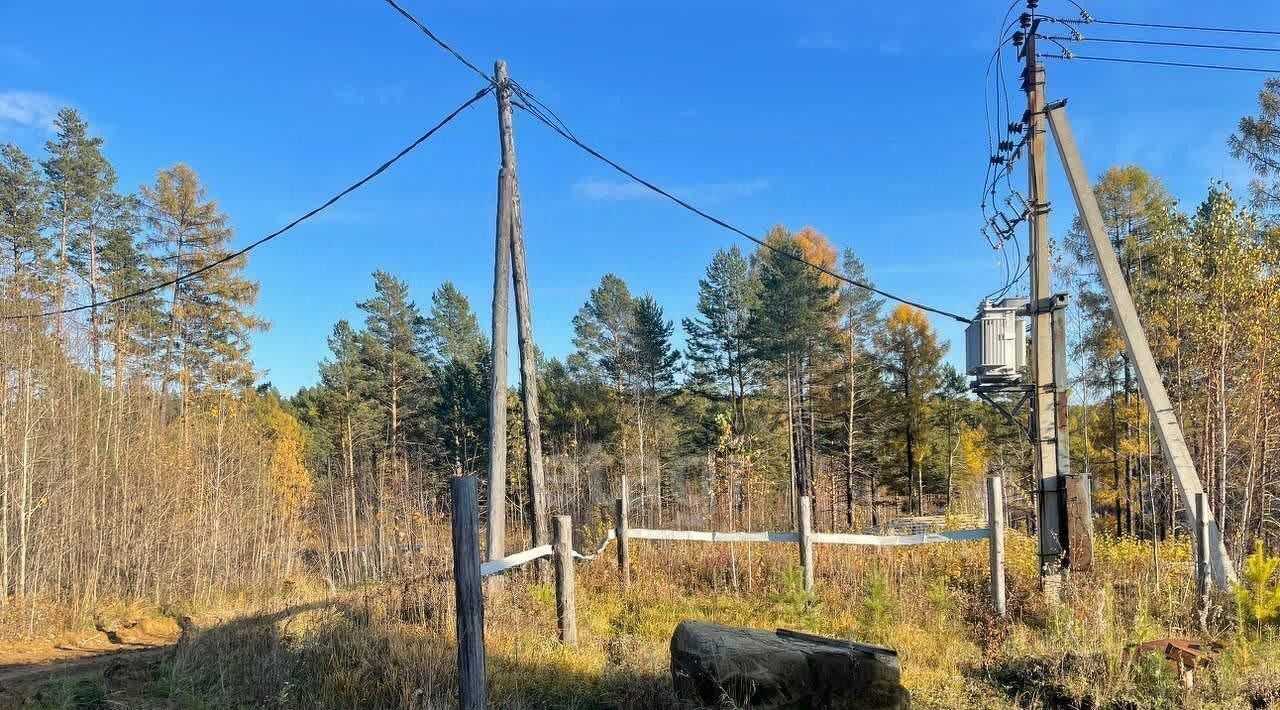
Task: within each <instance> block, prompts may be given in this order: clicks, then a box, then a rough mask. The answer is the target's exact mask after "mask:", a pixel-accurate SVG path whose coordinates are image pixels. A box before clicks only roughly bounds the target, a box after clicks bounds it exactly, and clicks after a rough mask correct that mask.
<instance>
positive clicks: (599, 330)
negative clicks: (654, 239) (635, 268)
mask: <svg viewBox="0 0 1280 710" xmlns="http://www.w3.org/2000/svg"><path fill="white" fill-rule="evenodd" d="M633 301H634V299H633V298H632V297H631V291H630V290H629V289H628V288H627V283H626V282H625V281H623V280H622V279H621V278H619V277H618V276H616V275H614V274H605V275H604V277H603V278H601V279H600V285H599V286H597V287H596V288H594V289H592V290H591V294H590V296H589V297H588V298H587V302H586V303H585V304H583V306H582V308H580V309H579V310H578V314H577V315H575V316H574V317H573V344H574V347H576V348H577V349H578V353H580V354H581V358H580V360H579V362H580V364H581V365H582V366H583V369H584V372H585V374H587V375H589V376H591V377H594V378H596V379H597V380H599V381H601V382H605V383H608V384H610V385H612V386H613V389H614V391H615V392H616V393H618V394H619V395H621V394H622V393H623V392H624V391H625V389H626V382H625V376H626V370H627V368H626V363H625V362H624V349H625V341H626V334H627V333H628V332H630V330H631V324H632V319H633V318H634V317H635V306H634V304H633Z"/></svg>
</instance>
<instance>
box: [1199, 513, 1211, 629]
mask: <svg viewBox="0 0 1280 710" xmlns="http://www.w3.org/2000/svg"><path fill="white" fill-rule="evenodd" d="M1207 509H1208V504H1207V503H1206V501H1205V496H1204V493H1197V494H1196V519H1195V526H1196V537H1195V543H1196V555H1195V561H1196V612H1197V613H1198V614H1199V616H1200V627H1201V628H1202V629H1207V628H1208V626H1209V585H1210V584H1212V578H1211V576H1210V575H1211V571H1210V567H1209V519H1208V517H1209V516H1208V510H1207Z"/></svg>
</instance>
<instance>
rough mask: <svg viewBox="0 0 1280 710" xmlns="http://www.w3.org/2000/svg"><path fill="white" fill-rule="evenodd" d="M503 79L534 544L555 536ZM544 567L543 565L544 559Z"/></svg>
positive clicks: (502, 68)
mask: <svg viewBox="0 0 1280 710" xmlns="http://www.w3.org/2000/svg"><path fill="white" fill-rule="evenodd" d="M493 71H494V79H495V81H496V82H497V84H498V129H499V131H500V133H501V136H502V170H503V172H505V173H506V175H507V176H508V178H507V180H508V181H509V183H510V187H511V200H510V203H509V205H510V210H511V230H510V237H511V274H512V277H513V280H514V282H515V292H516V337H517V339H518V341H519V343H520V401H521V404H522V405H523V407H524V440H525V468H526V470H527V472H528V480H529V517H530V523H531V525H530V528H531V533H532V537H533V545H534V546H535V547H537V546H538V545H545V544H547V543H548V541H549V538H550V529H549V522H548V520H547V485H546V477H545V475H544V474H543V470H542V427H541V425H540V424H539V420H538V362H537V353H536V351H535V347H534V341H533V313H532V310H533V307H532V304H531V302H530V300H529V270H528V267H527V266H526V264H525V256H524V227H523V224H522V222H521V217H520V181H519V180H518V179H517V177H516V142H515V134H514V129H513V121H512V117H511V80H510V78H509V77H508V75H507V63H506V62H504V61H502V60H501V59H499V60H498V61H497V63H496V64H494V68H493ZM539 569H540V570H541V569H543V567H542V566H541V565H539Z"/></svg>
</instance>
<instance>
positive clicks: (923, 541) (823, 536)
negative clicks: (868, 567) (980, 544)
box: [811, 528, 991, 547]
mask: <svg viewBox="0 0 1280 710" xmlns="http://www.w3.org/2000/svg"><path fill="white" fill-rule="evenodd" d="M811 537H812V538H813V541H814V542H817V543H825V544H827V545H871V546H876V547H892V546H897V545H932V544H934V543H939V542H968V541H970V540H986V539H987V538H989V537H991V531H990V530H987V529H985V528H973V529H971V530H946V531H943V532H936V533H916V534H914V535H854V534H848V533H817V532H816V533H813V534H812V535H811Z"/></svg>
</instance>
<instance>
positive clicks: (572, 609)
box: [450, 476, 1005, 707]
mask: <svg viewBox="0 0 1280 710" xmlns="http://www.w3.org/2000/svg"><path fill="white" fill-rule="evenodd" d="M450 488H451V492H452V494H453V510H452V513H453V515H452V521H453V563H454V581H455V587H456V589H455V596H456V599H457V617H458V618H457V628H458V672H459V676H460V678H462V677H463V676H465V679H466V683H464V684H463V685H465V687H467V688H470V689H471V690H470V691H469V692H468V693H467V694H466V695H467V697H472V696H474V697H473V700H474V699H475V698H479V699H482V698H483V692H481V690H482V689H483V687H484V630H483V629H484V621H483V619H484V595H483V594H482V592H481V581H482V579H483V578H485V577H492V576H494V575H500V574H503V573H505V572H508V571H510V570H513V569H517V568H519V567H522V566H524V565H527V564H529V563H530V562H533V561H535V560H540V559H542V558H544V557H550V558H551V559H552V561H553V566H554V569H555V592H556V621H557V626H558V627H559V631H560V641H561V642H562V643H564V644H565V645H569V646H572V645H574V644H576V643H577V638H578V630H577V628H578V627H577V619H576V616H577V614H576V604H575V601H574V596H575V586H574V571H573V570H574V564H573V562H574V560H591V559H595V558H597V557H599V556H600V555H601V554H603V553H604V551H605V549H606V548H608V546H609V544H610V543H611V542H617V546H618V547H617V559H618V573H619V575H618V576H619V579H620V581H621V583H622V588H623V590H624V592H625V591H626V590H627V589H628V588H629V586H630V580H631V573H630V567H631V563H630V552H629V550H630V541H631V540H632V539H636V540H652V541H655V542H661V541H675V542H711V543H718V542H730V543H733V542H744V543H759V542H763V543H774V542H781V543H788V544H797V543H798V545H799V553H800V554H799V558H800V566H801V568H802V570H803V574H804V588H805V591H811V590H812V589H813V586H814V568H815V567H816V566H817V562H816V561H815V557H814V551H813V546H814V545H815V544H819V545H864V546H870V547H901V546H908V545H931V544H938V543H951V542H972V541H976V540H988V541H989V544H990V548H991V555H990V562H991V578H990V583H991V600H992V605H993V607H994V608H995V610H996V613H997V614H999V615H1001V616H1003V615H1004V613H1005V590H1004V495H1003V494H1004V486H1003V484H1002V482H1001V481H1000V479H999V478H998V477H989V478H988V479H987V527H986V528H972V529H968V530H948V531H942V532H919V533H914V534H906V535H859V534H850V533H821V532H814V531H813V529H812V522H811V521H812V511H811V509H810V500H809V498H808V497H807V496H804V497H801V498H800V500H799V503H800V505H799V507H798V509H797V511H798V513H799V516H798V518H799V520H798V522H799V524H798V525H797V529H796V530H794V531H783V532H769V531H765V532H716V531H709V530H661V529H653V528H632V527H630V526H629V525H628V523H627V521H628V515H627V492H626V491H627V482H626V480H625V479H623V481H622V496H621V497H619V498H617V499H616V500H615V501H614V528H613V530H609V531H608V532H607V533H606V534H605V537H604V540H602V541H601V542H600V544H599V545H598V546H597V547H596V548H595V550H594V551H593V552H591V553H590V554H583V553H581V552H578V551H577V550H574V549H573V524H572V520H571V519H570V518H569V517H568V516H559V517H557V518H556V519H555V530H554V533H555V534H554V535H553V537H552V544H550V545H538V546H537V547H532V548H529V549H528V550H524V551H521V552H517V553H515V554H511V555H507V556H506V557H502V558H500V559H496V560H488V561H486V562H480V559H479V557H480V553H479V542H478V538H479V535H478V528H479V521H478V517H479V513H478V510H479V504H478V502H477V495H476V483H475V479H474V478H473V477H469V476H464V477H458V478H454V479H453V480H451V481H450ZM475 702H480V701H479V700H475ZM464 704H465V703H464ZM477 707H479V706H477Z"/></svg>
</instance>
